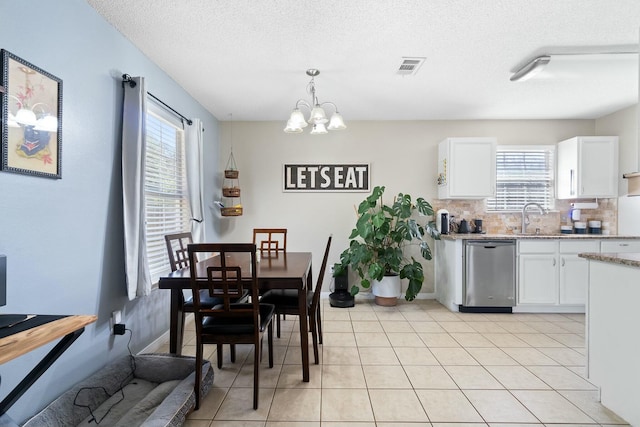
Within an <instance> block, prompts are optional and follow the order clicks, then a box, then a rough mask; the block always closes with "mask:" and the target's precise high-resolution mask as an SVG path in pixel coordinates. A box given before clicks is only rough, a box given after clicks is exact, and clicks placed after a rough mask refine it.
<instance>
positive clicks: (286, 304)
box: [260, 236, 332, 365]
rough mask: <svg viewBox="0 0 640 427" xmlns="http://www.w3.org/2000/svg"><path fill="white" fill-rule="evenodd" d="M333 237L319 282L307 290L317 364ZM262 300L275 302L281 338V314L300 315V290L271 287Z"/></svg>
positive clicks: (328, 245) (327, 248)
mask: <svg viewBox="0 0 640 427" xmlns="http://www.w3.org/2000/svg"><path fill="white" fill-rule="evenodd" d="M331 238H332V236H329V239H328V240H327V246H326V248H325V250H324V257H323V258H322V265H321V266H320V272H319V274H318V282H317V283H316V287H315V289H313V290H309V291H307V311H308V315H309V332H311V336H312V339H313V357H314V362H315V364H316V365H317V364H318V363H319V362H320V361H319V358H318V342H319V343H320V344H322V322H321V320H322V319H321V318H320V291H321V289H322V281H323V279H324V273H325V271H326V269H327V259H328V258H329V250H330V249H331ZM260 302H263V303H267V304H273V305H274V306H275V310H276V330H277V336H278V338H280V316H279V315H280V314H290V315H293V316H300V315H301V313H300V309H299V308H298V291H297V290H296V289H271V290H268V291H267V292H265V293H264V295H262V299H261V300H260Z"/></svg>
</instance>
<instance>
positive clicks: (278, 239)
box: [253, 228, 287, 252]
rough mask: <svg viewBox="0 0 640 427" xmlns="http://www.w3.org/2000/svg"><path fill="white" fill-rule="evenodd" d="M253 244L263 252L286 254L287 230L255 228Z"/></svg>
mask: <svg viewBox="0 0 640 427" xmlns="http://www.w3.org/2000/svg"><path fill="white" fill-rule="evenodd" d="M253 244H254V245H256V246H257V248H258V249H259V250H260V251H261V252H263V251H268V252H271V251H275V252H286V251H287V229H286V228H254V229H253Z"/></svg>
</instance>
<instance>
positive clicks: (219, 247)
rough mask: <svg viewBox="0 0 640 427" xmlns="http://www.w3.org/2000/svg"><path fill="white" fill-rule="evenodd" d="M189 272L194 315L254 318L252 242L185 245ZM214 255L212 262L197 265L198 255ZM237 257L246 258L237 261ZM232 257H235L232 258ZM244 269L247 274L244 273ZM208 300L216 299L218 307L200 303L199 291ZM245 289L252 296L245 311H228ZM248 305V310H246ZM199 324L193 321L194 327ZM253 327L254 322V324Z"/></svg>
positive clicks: (255, 294)
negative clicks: (202, 265)
mask: <svg viewBox="0 0 640 427" xmlns="http://www.w3.org/2000/svg"><path fill="white" fill-rule="evenodd" d="M188 253H189V264H190V271H191V290H192V292H193V307H194V312H196V313H198V314H200V316H211V315H215V316H216V317H218V318H219V317H221V316H224V317H239V316H244V317H247V315H255V317H256V319H257V316H258V311H259V310H258V305H259V302H258V276H257V266H256V245H254V244H252V243H196V244H191V245H189V246H188ZM211 253H215V254H217V255H216V262H215V263H212V265H207V266H204V267H200V268H199V267H198V266H197V262H198V261H197V260H198V254H202V255H201V256H202V257H203V258H204V256H206V255H207V254H211ZM238 254H246V255H248V256H246V257H244V258H242V262H241V263H240V262H239V261H238V260H239V259H240V258H239V257H238V256H237V255H238ZM234 255H236V257H234ZM247 270H248V271H247ZM202 290H204V291H205V292H204V294H205V295H208V296H209V297H211V298H219V299H220V300H221V303H220V304H217V305H216V306H213V307H211V306H209V305H207V304H202V295H201V292H200V291H202ZM245 290H248V291H249V292H250V293H251V296H252V301H253V303H252V304H248V305H247V307H246V308H245V309H238V308H234V309H232V307H231V306H232V304H233V303H236V302H237V301H238V300H239V299H240V298H242V297H243V296H244V294H245ZM249 306H250V307H249ZM198 323H199V322H196V325H198ZM256 324H257V322H256Z"/></svg>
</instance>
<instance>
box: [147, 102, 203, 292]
mask: <svg viewBox="0 0 640 427" xmlns="http://www.w3.org/2000/svg"><path fill="white" fill-rule="evenodd" d="M148 105H149V107H148V111H147V124H146V144H147V149H146V153H145V155H146V158H145V161H146V165H145V186H144V190H145V208H146V224H145V225H146V233H147V234H146V235H147V258H148V261H149V271H150V273H151V279H152V281H153V282H154V283H156V282H157V281H158V278H159V277H160V276H161V275H163V274H166V273H168V272H169V271H170V270H171V269H170V266H169V258H168V255H167V249H166V245H165V241H164V236H165V234H171V233H183V232H187V231H189V230H190V226H191V223H190V214H189V203H188V198H187V194H188V193H187V178H186V172H185V155H184V132H183V130H182V126H181V123H180V122H179V121H177V120H171V119H172V118H169V117H166V113H165V112H164V111H163V110H162V109H161V108H160V107H158V106H156V105H154V104H153V103H151V102H149V104H148Z"/></svg>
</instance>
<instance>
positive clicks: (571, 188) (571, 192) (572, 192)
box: [569, 169, 576, 195]
mask: <svg viewBox="0 0 640 427" xmlns="http://www.w3.org/2000/svg"><path fill="white" fill-rule="evenodd" d="M569 175H570V184H569V188H570V194H571V195H574V194H576V190H575V189H574V186H573V181H574V179H573V178H574V173H573V169H571V170H570V171H569Z"/></svg>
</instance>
